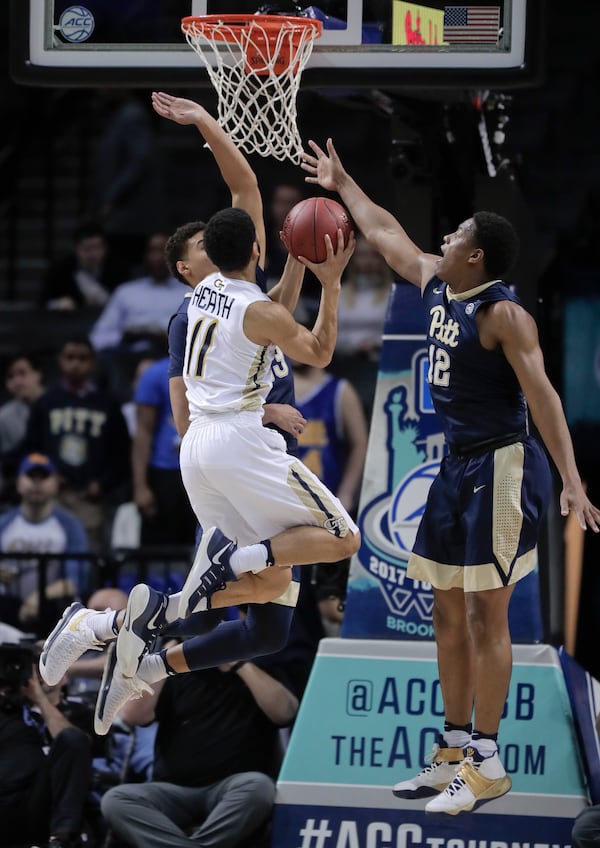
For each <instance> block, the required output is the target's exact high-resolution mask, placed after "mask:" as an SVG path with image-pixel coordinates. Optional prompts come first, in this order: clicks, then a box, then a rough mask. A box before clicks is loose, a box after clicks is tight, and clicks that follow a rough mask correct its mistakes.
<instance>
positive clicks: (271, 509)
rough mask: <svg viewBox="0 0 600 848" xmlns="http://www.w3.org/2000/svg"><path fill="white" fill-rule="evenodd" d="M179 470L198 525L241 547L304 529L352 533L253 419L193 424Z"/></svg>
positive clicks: (218, 418) (281, 444)
mask: <svg viewBox="0 0 600 848" xmlns="http://www.w3.org/2000/svg"><path fill="white" fill-rule="evenodd" d="M180 464H181V475H182V478H183V483H184V485H185V488H186V491H187V493H188V497H189V499H190V503H191V505H192V508H193V510H194V512H195V513H196V517H197V518H198V521H199V522H200V524H201V526H202V527H203V528H205V529H207V528H209V527H213V526H215V527H218V528H219V529H220V530H222V531H223V533H225V535H226V536H229V537H230V538H232V539H235V540H236V541H237V543H238V544H239V545H249V544H254V543H255V542H257V541H261V540H262V539H268V538H270V537H271V536H274V535H275V534H276V533H280V532H281V531H283V530H287V529H289V528H290V527H298V526H306V525H313V526H318V527H323V528H325V529H326V530H328V531H329V532H330V533H332V534H334V535H336V536H345V535H346V534H347V533H348V532H350V533H356V532H357V531H358V528H357V526H356V524H355V523H354V521H353V520H352V518H350V516H349V514H348V513H347V512H346V510H345V509H344V507H343V506H342V504H341V502H340V501H339V500H338V498H336V497H335V495H333V494H332V493H331V492H330V491H329V489H327V487H326V486H325V485H324V484H323V483H322V482H321V481H320V480H319V479H318V477H316V476H315V475H314V474H313V473H312V472H311V471H309V470H308V468H306V466H305V465H303V464H302V463H301V462H300V460H298V459H296V458H295V457H293V456H290V455H289V454H287V453H286V445H285V440H284V438H283V436H281V435H280V434H279V433H277V432H276V431H275V430H272V429H270V428H268V427H263V425H262V423H261V419H260V417H259V416H258V415H256V413H247V412H242V413H231V415H229V414H224V415H214V416H207V417H205V418H200V419H195V420H194V421H193V422H192V423H191V425H190V428H189V430H188V431H187V433H186V434H185V436H184V437H183V440H182V443H181V453H180Z"/></svg>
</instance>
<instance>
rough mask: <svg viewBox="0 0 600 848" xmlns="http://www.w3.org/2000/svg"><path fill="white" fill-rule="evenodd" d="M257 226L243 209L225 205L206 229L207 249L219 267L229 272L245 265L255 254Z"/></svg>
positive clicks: (209, 256) (225, 272)
mask: <svg viewBox="0 0 600 848" xmlns="http://www.w3.org/2000/svg"><path fill="white" fill-rule="evenodd" d="M255 241H256V229H255V227H254V223H253V221H252V218H251V217H250V215H248V213H247V212H245V211H244V210H243V209H222V210H221V212H217V213H216V214H215V215H213V216H212V218H211V219H210V220H209V222H208V224H207V225H206V229H205V230H204V249H205V250H206V253H207V256H208V258H209V259H210V260H211V262H214V264H215V265H216V266H217V268H218V269H219V271H222V272H223V273H224V274H228V273H229V272H231V271H240V270H241V269H242V268H245V267H246V265H248V263H249V262H250V259H251V257H252V246H253V244H254V242H255Z"/></svg>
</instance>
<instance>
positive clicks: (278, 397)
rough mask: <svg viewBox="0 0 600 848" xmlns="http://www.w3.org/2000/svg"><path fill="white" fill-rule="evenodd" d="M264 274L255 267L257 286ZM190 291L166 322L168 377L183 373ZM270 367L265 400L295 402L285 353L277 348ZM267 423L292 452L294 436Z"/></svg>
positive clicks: (262, 284) (294, 447) (295, 445)
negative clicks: (271, 383) (269, 388)
mask: <svg viewBox="0 0 600 848" xmlns="http://www.w3.org/2000/svg"><path fill="white" fill-rule="evenodd" d="M263 278H264V274H263V272H262V271H261V269H260V268H257V282H258V284H259V287H260V288H261V290H264V280H263ZM191 296H192V292H191V291H190V293H189V294H186V295H185V296H184V298H183V301H182V302H181V304H180V306H179V309H178V310H177V312H176V313H175V314H174V315H173V316H172V317H171V320H170V322H169V331H168V332H169V377H182V376H183V362H184V357H185V341H186V336H187V324H188V318H187V310H188V304H189V302H190V298H191ZM272 371H273V376H274V378H275V379H274V381H273V387H272V389H271V391H270V392H269V394H268V396H267V399H266V403H287V404H289V405H290V406H295V405H296V400H295V397H294V377H293V374H292V368H291V365H290V363H289V362H288V360H287V359H286V357H285V354H284V353H283V352H282V351H280V350H279V348H277V353H276V355H275V357H274V359H273V364H272ZM267 426H269V427H272V428H273V429H274V430H277V431H278V432H279V433H281V435H282V436H283V438H284V439H285V441H286V445H287V449H288V452H290V453H295V452H296V448H297V445H298V442H297V440H296V439H295V438H294V436H292V435H291V433H286V432H285V431H284V430H281V429H280V428H279V427H276V426H275V425H274V424H268V425H267Z"/></svg>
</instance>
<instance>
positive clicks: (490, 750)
mask: <svg viewBox="0 0 600 848" xmlns="http://www.w3.org/2000/svg"><path fill="white" fill-rule="evenodd" d="M471 745H472V747H473V748H475V750H476V751H479V753H480V754H481V756H482V757H493V756H494V754H495V753H496V751H497V750H498V745H497V744H496V742H494V740H493V739H485V738H484V739H473V740H471Z"/></svg>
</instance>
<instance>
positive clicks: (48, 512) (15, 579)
mask: <svg viewBox="0 0 600 848" xmlns="http://www.w3.org/2000/svg"><path fill="white" fill-rule="evenodd" d="M58 486H59V480H58V475H57V473H56V468H55V466H54V463H53V462H52V461H51V460H50V459H49V457H47V456H45V455H44V454H39V453H32V454H29V456H27V457H25V459H24V460H23V461H22V462H21V465H20V467H19V476H18V477H17V492H18V493H19V495H20V498H21V503H20V504H19V506H18V507H15V508H14V509H12V510H10V511H9V512H6V513H5V514H4V515H2V516H1V517H0V551H1V552H2V554H12V553H31V554H67V553H70V552H73V553H74V554H75V553H79V554H81V553H84V552H85V551H87V549H88V542H87V537H86V533H85V530H84V528H83V525H82V524H81V522H80V521H79V519H78V518H77V517H76V516H75V515H73V514H72V513H70V512H68V511H67V510H64V509H61V508H60V507H59V506H57V504H56V496H57V493H58ZM88 572H89V564H88V563H87V562H85V561H82V560H78V559H75V558H74V559H67V560H52V559H50V560H47V562H46V592H45V597H46V602H47V603H46V608H47V609H46V612H45V615H44V620H43V621H39V620H38V615H39V612H40V609H39V594H38V586H39V560H38V559H37V558H32V559H15V560H10V559H7V558H3V560H2V562H1V564H0V587H1V588H2V589H3V593H2V597H3V604H2V606H3V607H4V611H3V615H2V618H4V619H5V620H6V619H7V618H9V616H10V610H9V607H12V608H13V609H14V613H15V614H16V613H17V610H18V619H17V620H12V621H10V619H9V621H10V623H11V624H13V625H15V624H16V625H18V626H19V627H24V628H25V629H27V628H33V629H35V630H37V632H39V633H45V632H46V631H47V629H48V626H49V625H51V622H52V621H54V620H55V618H56V614H57V611H59V610H61V609H62V608H63V607H64V605H65V603H68V602H70V601H72V600H73V598H75V597H82V596H84V595H85V594H86V591H87V584H88Z"/></svg>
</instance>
